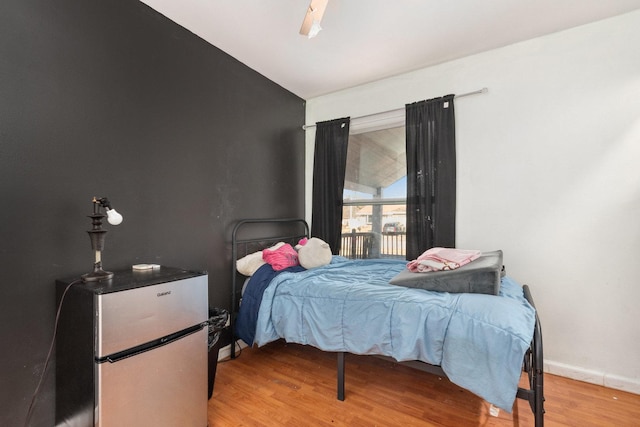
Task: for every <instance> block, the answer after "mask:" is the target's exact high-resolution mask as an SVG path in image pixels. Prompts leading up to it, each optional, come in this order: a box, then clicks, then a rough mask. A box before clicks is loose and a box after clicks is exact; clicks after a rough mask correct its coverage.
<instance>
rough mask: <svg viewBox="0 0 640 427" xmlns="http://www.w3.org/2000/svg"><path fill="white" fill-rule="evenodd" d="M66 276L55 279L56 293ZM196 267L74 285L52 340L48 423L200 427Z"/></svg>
mask: <svg viewBox="0 0 640 427" xmlns="http://www.w3.org/2000/svg"><path fill="white" fill-rule="evenodd" d="M70 283H71V280H60V281H58V282H57V292H58V300H60V298H61V296H62V293H63V292H64V289H66V288H67V286H68V285H69V284H70ZM207 320H208V280H207V275H206V273H203V272H192V271H186V270H181V269H175V268H168V267H161V268H160V269H156V270H143V271H133V270H128V271H121V272H115V275H114V277H113V279H111V280H109V281H104V282H90V283H77V284H74V285H71V287H69V289H68V291H67V294H66V296H65V298H64V301H63V305H62V310H61V315H60V320H59V329H58V338H57V343H56V425H58V426H100V427H115V426H117V427H127V426H136V427H138V426H140V427H142V426H153V427H162V426H166V427H175V426H180V427H183V426H184V427H189V426H194V427H205V426H206V425H207V401H208V392H207V370H208V358H207V353H208V346H207V335H208V328H207Z"/></svg>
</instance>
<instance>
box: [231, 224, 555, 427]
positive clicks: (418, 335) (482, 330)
mask: <svg viewBox="0 0 640 427" xmlns="http://www.w3.org/2000/svg"><path fill="white" fill-rule="evenodd" d="M308 235H309V227H308V225H307V224H306V222H305V221H304V220H303V219H297V218H294V219H246V220H242V221H240V222H238V223H237V224H236V225H235V227H234V229H233V232H232V259H233V260H234V262H233V263H232V264H233V267H232V268H233V272H232V289H231V294H232V301H231V304H232V316H231V330H232V331H234V337H236V338H241V339H243V341H245V342H246V343H247V344H248V345H253V344H254V343H255V344H256V345H258V346H262V345H265V344H267V343H269V342H272V341H275V340H277V339H284V340H286V341H287V342H295V343H298V344H305V345H312V346H314V347H317V348H319V349H320V350H323V351H328V352H334V353H336V354H337V398H338V399H339V400H344V398H345V387H344V378H345V353H354V354H370V355H376V356H378V357H383V358H386V359H389V360H393V361H395V362H397V363H401V364H404V365H408V366H410V367H412V368H416V369H421V370H423V371H427V372H430V373H433V374H436V375H439V376H442V377H445V378H448V379H449V380H450V381H452V382H453V383H455V384H457V385H459V386H461V387H463V388H465V389H467V390H469V391H471V392H473V393H475V394H476V395H478V396H480V397H481V398H483V399H485V400H486V401H488V402H489V403H491V404H492V405H494V406H496V407H498V408H502V409H504V410H506V411H508V412H511V409H512V407H513V403H514V400H515V399H516V398H520V399H524V400H526V401H528V402H529V405H530V407H531V410H532V412H533V414H534V418H535V425H536V427H538V426H543V423H544V387H543V366H542V363H543V360H542V334H541V329H540V322H539V319H538V315H537V312H536V310H535V305H534V302H533V297H532V295H531V291H530V288H529V286H527V285H524V286H521V285H519V284H518V283H516V282H515V281H514V280H512V279H511V278H509V277H508V276H506V277H504V278H503V279H502V282H501V286H500V294H499V295H498V296H495V295H484V294H470V293H447V292H431V291H425V290H422V289H412V288H407V287H403V286H396V285H392V284H390V283H389V281H390V280H391V279H392V278H393V277H395V276H396V275H398V274H399V273H401V272H402V271H403V269H404V268H405V265H406V261H405V260H399V259H381V260H349V259H346V258H343V257H338V256H334V257H332V259H331V261H330V263H329V264H327V265H323V266H320V267H317V268H312V269H308V270H307V269H304V268H302V267H291V268H287V269H283V270H280V271H275V270H274V269H273V268H272V267H271V266H270V265H268V264H266V265H262V266H260V267H259V268H256V269H255V273H254V272H252V273H251V278H250V279H248V278H247V277H245V276H244V275H241V274H239V273H238V272H237V269H236V267H237V266H236V262H235V261H236V260H240V259H243V261H244V260H246V259H248V258H250V257H251V256H254V255H255V254H256V253H257V252H258V251H261V250H263V249H266V248H269V247H273V245H274V244H275V243H277V242H286V243H289V244H290V245H291V246H294V245H295V244H296V243H297V242H298V241H299V240H300V239H301V238H304V237H308ZM245 274H247V273H246V272H245ZM427 274H428V273H427ZM241 300H242V304H241V303H240V302H241ZM488 307H490V309H488ZM231 347H232V348H231V357H232V358H235V357H236V354H235V345H232V346H231ZM523 370H524V371H525V372H526V373H527V375H528V380H529V381H528V387H526V388H525V387H519V386H518V383H519V380H520V377H521V374H522V371H523Z"/></svg>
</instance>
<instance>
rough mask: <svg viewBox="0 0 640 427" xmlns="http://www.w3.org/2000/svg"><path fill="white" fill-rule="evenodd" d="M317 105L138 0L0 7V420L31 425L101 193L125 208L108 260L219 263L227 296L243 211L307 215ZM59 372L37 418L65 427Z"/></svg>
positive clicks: (29, 0) (216, 275) (216, 302)
mask: <svg viewBox="0 0 640 427" xmlns="http://www.w3.org/2000/svg"><path fill="white" fill-rule="evenodd" d="M256 43H260V39H259V38H256ZM274 55H277V52H274ZM304 108H305V107H304V101H303V100H302V99H300V98H299V97H297V96H295V95H293V94H291V93H290V92H288V91H286V90H284V89H283V88H282V87H280V86H278V85H276V84H275V83H273V82H271V81H269V80H268V79H266V78H265V77H263V76H261V75H260V74H258V73H256V72H255V71H253V70H251V69H249V68H248V67H246V66H244V65H243V64H241V63H240V62H238V61H236V60H235V59H233V58H232V57H230V56H228V55H227V54H225V53H223V52H222V51H220V50H219V49H217V48H216V47H214V46H211V45H210V44H208V43H207V42H205V41H203V40H202V39H200V38H199V37H197V36H195V35H194V34H192V33H190V32H189V31H187V30H185V29H184V28H182V27H180V26H179V25H177V24H175V23H173V22H171V21H170V20H168V19H167V18H165V17H164V16H162V15H160V14H158V13H157V12H155V11H153V10H152V9H150V8H149V7H147V6H146V5H144V4H143V3H140V2H138V1H137V0H108V1H107V0H56V1H50V0H3V1H2V2H1V3H0V195H1V199H0V201H1V206H0V263H1V264H0V266H1V268H0V340H1V343H2V344H1V350H0V383H1V384H2V386H0V425H3V426H18V425H23V423H24V419H25V416H26V411H27V408H28V405H29V402H30V400H31V396H32V394H33V392H34V391H35V389H36V386H37V383H38V379H39V378H40V374H41V373H42V371H43V369H44V362H45V359H46V356H47V352H48V349H49V344H50V342H51V338H52V334H53V325H54V318H55V287H54V282H55V279H57V278H61V277H63V278H67V277H69V276H74V275H78V276H80V275H81V274H83V273H86V272H89V271H90V270H91V268H92V264H93V253H92V251H91V247H90V242H89V237H88V235H87V233H86V230H89V229H90V219H89V218H87V215H88V214H90V213H91V211H92V203H91V199H92V197H93V196H98V197H108V198H109V200H110V201H111V203H112V204H113V207H114V208H115V209H117V210H118V211H119V212H120V213H122V215H123V216H124V221H123V223H122V224H121V225H119V226H117V227H116V226H111V225H108V224H107V225H105V229H107V230H108V233H107V235H106V247H105V250H104V252H103V263H104V267H105V269H107V270H117V269H122V268H128V267H129V266H130V265H131V264H135V263H158V264H162V265H168V266H175V267H182V268H188V269H197V270H207V271H208V272H209V299H210V304H211V305H213V306H218V307H228V306H229V299H230V292H229V289H228V288H229V280H230V269H231V257H230V245H229V241H230V231H231V228H232V226H233V224H234V222H235V221H237V220H238V219H240V218H245V217H282V216H285V217H295V216H303V215H304V134H303V131H302V129H301V125H302V124H303V123H304ZM105 224H106V222H105ZM54 361H55V360H54ZM53 372H54V369H53V366H52V367H50V369H49V371H48V374H47V375H46V376H45V382H44V384H43V385H42V389H41V392H40V394H39V396H38V399H37V403H36V407H35V412H34V415H33V419H32V423H31V425H33V426H47V427H48V426H51V425H53V419H54V402H55V376H54V375H53Z"/></svg>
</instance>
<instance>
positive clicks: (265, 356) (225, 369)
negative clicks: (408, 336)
mask: <svg viewBox="0 0 640 427" xmlns="http://www.w3.org/2000/svg"><path fill="white" fill-rule="evenodd" d="M345 360H346V368H345V376H346V381H345V389H346V392H345V396H346V398H345V400H344V401H343V402H341V401H338V400H337V399H336V355H335V354H334V353H327V352H322V351H320V350H317V349H315V348H313V347H310V346H302V345H297V344H286V343H284V342H282V341H278V342H275V343H272V344H269V345H267V346H264V347H261V348H252V349H244V350H243V351H242V353H241V355H240V357H238V358H237V359H235V360H230V361H221V362H219V363H218V367H217V374H216V380H215V386H214V391H213V396H212V398H211V400H210V401H209V414H208V417H209V427H223V426H251V427H253V426H296V427H300V426H350V427H351V426H384V427H394V426H398V427H400V426H402V427H406V426H456V427H458V426H533V425H534V424H533V414H532V413H531V410H530V408H529V404H528V403H527V402H525V401H523V400H520V399H517V400H516V405H515V406H514V408H513V411H512V412H511V413H507V412H505V411H503V410H501V411H499V414H498V416H497V417H495V416H492V415H490V405H489V404H488V403H487V402H485V401H483V400H482V399H480V398H479V397H476V396H475V395H474V394H472V393H470V392H468V391H466V390H464V389H462V388H460V387H458V386H456V385H454V384H452V383H451V382H449V381H448V380H447V379H443V378H440V377H438V376H436V375H432V374H428V373H425V372H421V371H417V370H414V369H411V368H407V367H404V366H399V365H396V364H394V363H392V362H388V361H384V360H381V359H378V358H376V357H373V356H356V355H347V356H346V358H345ZM544 382H545V397H546V402H545V409H546V414H545V426H576V427H588V426H612V427H613V426H615V427H625V426H640V396H639V395H635V394H631V393H625V392H621V391H618V390H612V389H607V388H604V387H600V386H596V385H592V384H587V383H583V382H579V381H573V380H569V379H566V378H562V377H558V376H554V375H549V374H546V375H545V377H544ZM525 383H526V382H525V377H524V376H523V384H525Z"/></svg>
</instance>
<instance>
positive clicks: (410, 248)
mask: <svg viewBox="0 0 640 427" xmlns="http://www.w3.org/2000/svg"><path fill="white" fill-rule="evenodd" d="M453 97H454V95H447V96H443V97H441V98H434V99H430V100H427V101H420V102H414V103H413V104H407V105H406V139H407V141H406V144H407V242H406V243H407V259H408V260H413V259H416V258H417V257H418V256H419V255H420V254H422V253H423V252H424V251H425V250H427V249H429V248H432V247H436V246H441V247H455V241H456V239H455V234H456V233H455V221H456V144H455V141H456V135H455V118H454V107H453Z"/></svg>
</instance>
